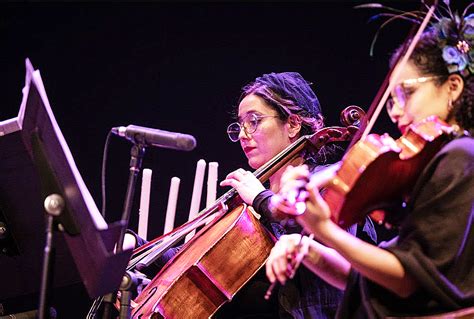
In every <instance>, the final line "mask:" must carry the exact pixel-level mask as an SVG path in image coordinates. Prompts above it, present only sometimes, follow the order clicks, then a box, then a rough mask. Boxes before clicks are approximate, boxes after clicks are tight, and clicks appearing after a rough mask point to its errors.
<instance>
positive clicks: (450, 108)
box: [448, 99, 453, 112]
mask: <svg viewBox="0 0 474 319" xmlns="http://www.w3.org/2000/svg"><path fill="white" fill-rule="evenodd" d="M452 110H453V100H452V99H449V100H448V112H451V111H452Z"/></svg>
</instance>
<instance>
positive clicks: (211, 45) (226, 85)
mask: <svg viewBox="0 0 474 319" xmlns="http://www.w3.org/2000/svg"><path fill="white" fill-rule="evenodd" d="M367 2H369V1H345V2H344V1H333V2H331V1H318V2H295V3H284V2H273V3H272V2H258V3H255V2H178V3H172V2H142V3H125V2H120V3H113V2H101V3H92V2H84V3H81V2H70V3H59V2H50V3H38V2H34V3H33V2H30V3H28V2H26V3H12V2H11V3H3V4H0V70H1V71H0V106H1V107H0V120H6V119H9V118H12V117H15V116H16V115H17V113H18V109H19V105H20V102H21V97H22V95H21V89H22V87H23V85H24V74H25V68H24V60H25V58H27V57H28V58H30V60H31V61H32V63H33V65H34V66H35V67H36V68H37V69H39V70H41V75H42V78H43V81H44V84H45V87H46V92H47V93H48V97H49V100H50V103H51V106H52V108H53V111H54V113H55V116H56V119H57V121H58V123H59V125H60V127H61V129H62V132H63V134H64V136H65V138H66V140H67V142H68V144H69V147H70V149H71V152H72V154H73V156H74V158H75V161H76V164H77V166H78V168H79V171H80V172H81V174H82V176H83V178H84V180H85V183H86V185H87V186H88V187H89V189H90V191H91V193H92V195H93V197H94V198H95V200H96V203H97V206H98V207H100V205H101V195H100V174H101V160H102V152H103V147H104V142H105V137H106V135H107V133H108V131H109V130H110V129H111V128H112V127H115V126H120V125H128V124H135V125H141V126H148V127H153V128H158V129H162V130H168V131H176V132H181V133H187V134H192V135H193V136H195V137H196V140H197V147H196V149H195V150H193V151H191V152H179V151H174V150H168V149H157V148H149V149H147V152H146V155H145V163H144V164H145V165H144V167H145V168H151V169H152V170H153V180H152V200H151V204H150V217H149V222H150V227H149V238H154V237H156V236H158V235H161V233H162V231H163V223H164V215H165V210H166V204H167V198H168V189H169V183H170V179H171V177H173V176H177V177H179V178H181V187H180V192H179V202H178V209H177V216H176V226H177V225H180V224H181V223H183V222H184V221H186V220H187V215H188V210H189V206H190V201H191V193H192V185H193V181H194V173H195V168H196V162H197V161H198V160H199V159H204V160H206V162H210V161H216V162H218V163H219V180H221V179H222V178H223V177H224V176H225V175H226V174H227V173H229V172H230V171H232V170H234V169H236V168H238V167H244V168H247V169H248V166H247V163H246V159H245V156H244V154H243V152H242V151H241V149H240V146H239V144H238V143H236V144H234V143H231V142H230V141H229V140H228V138H227V134H226V132H225V131H226V127H227V125H228V124H229V123H230V122H231V120H232V118H231V111H232V109H233V107H234V106H236V104H237V102H238V97H239V95H240V89H241V87H242V86H243V85H245V84H246V83H248V82H249V81H251V80H253V79H254V78H255V77H257V76H260V75H261V74H263V73H268V72H282V71H297V72H300V73H301V74H302V75H303V77H304V78H305V79H307V80H308V81H310V82H312V83H314V84H313V88H314V90H315V92H316V93H317V95H318V97H319V99H320V102H321V105H322V107H323V111H324V113H325V117H326V124H327V125H339V124H340V123H339V120H338V118H339V113H340V111H341V110H342V109H343V108H344V107H346V106H348V105H351V104H355V105H359V106H361V107H363V108H364V109H367V108H368V106H369V105H370V103H371V101H372V99H373V98H374V96H375V94H376V92H377V90H378V88H379V86H380V85H381V83H382V81H383V78H384V77H385V73H386V72H387V71H388V66H387V57H388V56H389V54H390V52H391V51H393V49H394V48H395V47H396V46H398V44H399V43H400V42H401V41H403V40H404V38H405V37H406V34H407V32H408V30H409V27H410V25H409V24H408V23H406V22H400V21H396V22H393V23H391V24H390V25H389V26H388V27H386V28H384V29H383V30H382V31H381V33H380V37H379V39H378V41H377V44H376V46H375V56H374V57H370V56H369V48H370V44H371V41H372V39H373V37H374V34H375V32H376V31H377V29H378V28H379V26H380V21H376V22H373V23H368V19H369V17H370V16H372V15H373V14H375V13H376V12H379V11H376V10H370V9H358V10H356V9H354V8H353V6H354V5H355V4H361V3H367ZM384 3H385V4H387V5H391V6H395V7H397V8H401V9H404V10H412V9H417V8H418V7H419V1H392V2H384ZM465 3H467V2H464V3H460V2H456V3H455V6H456V7H457V6H458V5H459V7H460V8H463V7H464V4H465ZM375 131H376V132H379V133H380V132H386V131H388V132H390V133H392V134H395V128H394V126H393V125H392V124H390V122H389V121H388V119H387V117H386V115H385V114H384V115H383V116H382V119H381V121H380V122H379V124H378V125H377V126H376V128H375ZM130 146H131V144H129V143H128V142H127V141H125V140H123V139H120V138H118V137H114V138H113V139H112V142H111V145H110V149H109V160H108V163H107V196H108V197H107V215H106V220H107V222H113V221H116V220H118V219H119V218H120V215H121V211H122V206H123V199H124V195H125V188H126V184H127V178H128V163H129V154H130ZM206 178H207V176H206ZM224 191H226V190H225V189H220V188H219V194H218V195H220V194H222V193H223V192H224ZM137 193H138V194H137V195H139V191H138V192H137ZM202 197H203V204H204V199H205V197H206V192H205V188H204V190H203V196H202ZM135 202H136V203H138V196H137V197H136V200H135ZM202 208H204V207H202ZM137 219H138V212H137V205H135V207H134V211H133V212H132V219H131V221H130V227H131V228H132V229H136V227H137ZM38 262H39V261H38ZM0 267H1V265H0ZM2 289H3V288H2ZM55 294H56V299H57V300H58V301H57V302H56V305H55V306H56V307H58V311H59V314H60V316H59V317H60V318H72V317H78V318H81V317H83V316H84V314H85V311H86V309H85V305H86V304H87V303H88V300H87V299H88V298H87V296H86V295H85V293H84V292H83V291H82V290H81V289H80V288H77V287H75V288H74V289H72V288H71V289H66V290H65V291H63V290H58V291H55ZM57 295H60V297H58V296H57ZM72 298H75V299H74V300H75V301H73V300H72ZM63 308H64V309H63ZM71 309H74V310H73V311H72V310H71Z"/></svg>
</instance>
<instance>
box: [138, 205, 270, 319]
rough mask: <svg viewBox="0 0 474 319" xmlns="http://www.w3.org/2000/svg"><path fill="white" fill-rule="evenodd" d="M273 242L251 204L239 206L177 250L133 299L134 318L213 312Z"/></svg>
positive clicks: (204, 315) (182, 317) (261, 261)
mask: <svg viewBox="0 0 474 319" xmlns="http://www.w3.org/2000/svg"><path fill="white" fill-rule="evenodd" d="M208 226H210V225H208ZM273 244H274V239H273V237H272V236H271V235H270V233H269V232H268V231H267V230H266V229H265V228H264V227H263V225H262V224H261V223H260V222H259V221H258V220H257V218H256V217H255V216H254V214H253V213H252V212H251V211H250V208H249V207H247V206H246V205H241V206H238V207H237V208H235V209H234V210H232V211H231V212H229V213H227V214H226V215H224V216H223V217H222V218H220V219H219V220H217V221H216V222H215V223H214V224H213V225H212V227H206V228H205V229H203V230H202V233H200V235H199V236H195V237H194V238H193V239H192V240H190V241H189V242H188V243H187V244H186V245H185V246H184V247H183V248H182V249H181V250H180V251H179V253H178V254H177V255H176V256H175V257H174V258H173V259H172V260H171V261H170V262H169V263H168V264H167V266H165V267H164V268H163V269H162V271H161V272H160V273H159V274H158V275H157V276H156V277H155V278H154V279H153V280H152V282H151V283H150V284H149V285H148V286H147V287H146V288H145V289H144V290H143V291H142V293H141V294H140V295H139V296H138V298H137V299H136V300H135V301H134V303H135V304H136V305H138V307H136V308H135V309H133V311H132V318H142V319H144V318H180V319H185V318H208V317H210V316H211V315H212V314H213V313H215V312H216V311H217V309H218V308H219V307H220V306H221V305H223V304H224V303H226V302H228V301H230V300H232V297H233V296H234V295H235V294H236V293H237V291H238V290H239V289H240V288H241V287H242V286H243V285H244V284H245V283H246V282H247V281H248V280H249V279H250V278H251V277H253V275H254V274H255V273H256V272H257V271H258V270H259V269H260V268H261V267H262V266H263V265H264V264H265V262H266V260H267V258H268V255H269V254H270V250H271V248H272V247H273ZM262 298H263V296H262Z"/></svg>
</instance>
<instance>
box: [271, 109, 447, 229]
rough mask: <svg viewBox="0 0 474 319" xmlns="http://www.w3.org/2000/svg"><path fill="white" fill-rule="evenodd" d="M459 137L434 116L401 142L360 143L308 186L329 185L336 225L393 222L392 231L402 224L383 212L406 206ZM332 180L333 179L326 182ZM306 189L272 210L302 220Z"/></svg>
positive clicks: (275, 202)
mask: <svg viewBox="0 0 474 319" xmlns="http://www.w3.org/2000/svg"><path fill="white" fill-rule="evenodd" d="M455 133H456V131H455V129H454V128H453V127H452V126H451V125H448V124H447V123H445V122H444V121H442V120H440V119H438V118H437V117H435V116H430V117H428V118H426V119H424V120H423V121H421V122H419V123H416V124H412V125H410V126H409V127H408V129H407V130H406V132H405V134H403V135H402V136H401V137H400V138H399V139H397V140H394V139H393V138H392V137H390V136H389V135H387V134H383V135H378V134H370V135H368V136H367V137H366V138H365V139H363V140H360V141H358V142H357V143H355V144H354V146H353V147H352V148H350V149H349V151H348V152H347V153H346V154H345V155H344V157H343V159H342V160H341V162H339V163H336V164H333V165H331V166H330V167H328V168H325V169H324V170H322V171H319V172H317V173H315V174H313V175H311V176H310V177H309V179H307V180H306V181H305V183H303V184H306V183H309V182H310V180H312V179H316V180H318V179H322V180H328V181H327V182H326V183H325V185H323V186H322V187H323V193H322V197H323V198H324V200H325V201H326V202H327V204H328V206H329V208H330V210H331V214H332V215H331V219H332V220H333V221H334V222H335V223H337V224H338V225H339V226H341V227H342V228H347V227H349V226H350V225H353V224H355V223H358V222H360V221H363V220H364V218H365V216H367V215H369V216H370V217H371V218H372V219H373V220H374V221H376V222H377V223H379V224H383V223H386V222H387V220H388V221H389V225H391V224H392V223H393V222H392V221H394V220H399V219H400V218H397V216H387V214H385V211H383V210H381V209H380V208H383V207H386V206H388V205H390V204H391V203H400V202H404V201H405V200H406V198H408V197H409V196H410V193H411V192H412V190H413V187H414V186H415V184H416V181H417V178H418V176H419V175H420V173H421V172H422V170H423V168H424V167H425V166H426V165H427V163H428V162H429V161H430V160H431V158H432V157H433V156H434V155H435V154H436V153H437V152H438V151H439V150H440V148H441V147H442V146H443V145H444V144H445V143H446V142H447V141H448V140H449V139H450V138H451V136H452V135H454V134H455ZM328 174H329V175H332V176H331V177H330V178H326V177H323V176H324V175H328ZM302 186H304V185H300V187H301V189H300V192H297V193H293V194H291V195H290V196H288V195H289V194H279V195H276V196H274V198H272V201H271V203H272V207H273V210H275V211H280V212H283V213H286V214H289V215H292V216H296V215H301V214H303V213H304V211H305V209H306V205H305V200H306V196H305V195H304V190H303V187H302ZM301 194H303V195H301Z"/></svg>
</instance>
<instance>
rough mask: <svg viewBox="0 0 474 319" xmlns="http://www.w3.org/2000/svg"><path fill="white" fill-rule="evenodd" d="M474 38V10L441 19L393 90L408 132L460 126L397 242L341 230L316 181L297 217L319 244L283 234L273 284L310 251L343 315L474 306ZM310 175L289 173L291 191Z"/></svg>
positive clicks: (285, 184)
mask: <svg viewBox="0 0 474 319" xmlns="http://www.w3.org/2000/svg"><path fill="white" fill-rule="evenodd" d="M473 40H474V14H471V15H469V16H467V17H466V18H464V19H463V18H461V19H458V20H454V19H451V18H444V19H442V20H440V22H438V24H435V25H433V26H432V27H431V28H430V29H429V30H427V31H425V32H424V33H423V35H422V37H421V39H420V41H419V42H418V43H417V45H416V48H415V50H414V52H413V54H412V55H411V57H410V59H409V62H408V64H407V65H406V66H405V67H404V68H403V69H401V70H400V75H399V78H398V80H397V83H395V84H396V85H395V86H394V87H395V89H394V90H393V92H391V98H390V100H389V102H388V103H387V109H388V113H389V115H390V117H391V119H392V120H393V122H395V123H396V124H397V126H398V128H399V129H400V131H401V132H402V133H405V131H406V130H407V128H408V127H409V126H410V125H412V124H416V123H419V122H420V121H422V120H424V119H425V118H427V117H429V116H433V115H434V116H437V117H438V118H439V119H441V120H444V121H445V122H447V123H448V124H450V125H451V126H452V127H453V129H454V131H455V132H456V134H453V137H452V138H451V139H450V140H449V142H447V143H446V144H445V145H444V146H443V147H442V148H441V150H440V151H439V152H438V153H437V154H436V155H435V156H434V158H433V159H432V160H431V161H430V162H429V163H428V165H427V166H426V167H425V169H424V170H423V171H420V172H419V177H418V179H417V183H416V185H415V187H414V189H413V191H412V192H411V194H410V197H409V199H408V201H407V203H406V214H405V215H404V216H405V217H404V218H403V220H402V222H401V225H400V233H399V236H398V237H397V238H396V240H394V241H391V242H389V243H386V244H385V245H384V246H383V247H381V246H380V247H375V246H372V245H369V244H367V243H364V242H362V241H361V240H359V239H357V238H355V237H353V236H351V235H350V234H348V233H347V232H345V231H344V230H342V229H341V228H339V226H338V225H337V224H336V223H335V222H333V221H332V219H331V211H330V209H329V206H328V205H327V203H326V202H325V200H324V199H323V198H322V197H321V196H320V194H319V191H318V189H319V188H320V187H321V186H323V183H324V181H322V180H319V181H316V179H312V180H311V181H310V182H309V183H308V184H307V185H306V189H307V191H308V194H309V197H308V200H307V202H306V204H307V206H306V211H305V213H304V214H302V215H301V216H298V217H296V220H297V221H298V223H300V224H301V225H302V226H303V227H304V228H305V229H306V231H307V232H308V233H313V234H314V236H315V238H316V239H317V241H316V240H310V239H309V238H307V237H303V242H304V243H305V245H297V244H298V243H299V241H300V236H299V235H285V236H282V237H281V238H280V240H279V241H278V242H277V244H276V245H275V247H274V248H273V250H272V253H271V255H270V257H269V259H268V262H267V265H266V272H267V276H268V278H269V280H270V281H271V282H274V281H277V280H278V281H280V282H282V283H283V282H285V281H286V280H287V266H288V259H287V254H288V253H292V252H293V250H295V249H296V247H299V248H300V247H303V248H304V249H305V251H304V253H306V255H305V257H304V259H303V263H304V265H306V266H307V267H308V268H310V269H311V270H312V271H313V272H314V273H316V274H318V275H319V276H320V277H321V278H323V279H325V280H326V281H327V282H328V283H330V284H332V285H333V286H335V287H338V288H340V289H344V290H345V295H344V302H343V303H342V304H341V307H340V308H339V310H338V316H339V317H340V318H378V317H387V316H413V315H430V314H436V313H443V312H448V311H454V310H458V309H462V308H468V307H472V306H474V271H473V269H474V268H473V261H474V138H473V137H472V134H473V133H474V80H473V77H472V73H473V72H474V48H473V45H474V41H473ZM398 52H400V50H399V51H398ZM397 54H399V53H395V55H397ZM392 80H393V79H392ZM309 176H310V174H309V172H308V170H307V169H306V168H305V167H303V166H300V167H295V168H293V169H289V170H287V171H286V172H285V173H284V174H283V177H282V190H281V194H284V193H285V192H287V191H288V190H290V189H293V188H294V187H298V186H300V185H301V183H302V178H303V179H304V178H309ZM386 182H388V181H381V187H383V183H386ZM320 243H324V244H325V245H327V246H328V247H331V249H329V248H327V247H324V246H322V245H321V244H320Z"/></svg>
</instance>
